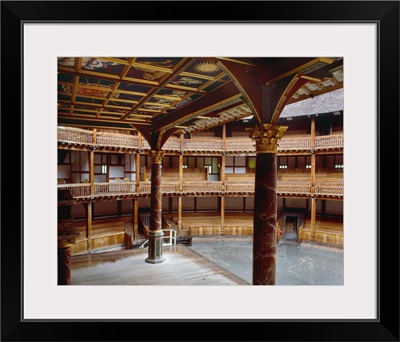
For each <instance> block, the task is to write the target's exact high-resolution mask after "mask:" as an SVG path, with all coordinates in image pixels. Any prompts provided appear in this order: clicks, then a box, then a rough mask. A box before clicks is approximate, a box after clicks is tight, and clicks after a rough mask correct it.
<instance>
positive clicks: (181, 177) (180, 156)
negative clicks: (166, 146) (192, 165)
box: [179, 154, 183, 191]
mask: <svg viewBox="0 0 400 342" xmlns="http://www.w3.org/2000/svg"><path fill="white" fill-rule="evenodd" d="M182 184H183V155H182V154H180V155H179V191H182V190H183V187H182Z"/></svg>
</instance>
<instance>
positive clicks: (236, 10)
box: [1, 1, 400, 341]
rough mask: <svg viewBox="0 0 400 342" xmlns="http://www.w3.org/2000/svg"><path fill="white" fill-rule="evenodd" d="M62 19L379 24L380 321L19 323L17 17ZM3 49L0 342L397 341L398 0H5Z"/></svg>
mask: <svg viewBox="0 0 400 342" xmlns="http://www.w3.org/2000/svg"><path fill="white" fill-rule="evenodd" d="M71 3H72V4H73V5H71ZM111 7H112V8H113V10H110V8H111ZM155 8H156V9H157V10H155ZM182 18H183V19H182ZM221 18H223V19H221ZM62 21H74V22H109V21H119V22H125V21H126V22H131V21H141V22H220V23H228V22H235V23H240V22H269V21H280V22H285V21H289V22H303V21H304V22H343V23H363V22H376V23H378V25H379V37H378V41H379V46H378V108H377V110H378V120H377V122H378V126H377V136H378V150H377V151H378V165H377V171H378V172H377V174H378V179H377V186H378V191H377V194H378V198H377V206H378V208H377V211H378V222H377V236H378V241H377V243H378V260H377V262H378V263H377V264H378V270H379V272H378V284H377V285H378V286H377V289H378V299H379V300H378V303H377V304H378V305H377V309H378V319H376V320H362V319H349V320H344V319H343V320H333V321H328V320H323V319H313V320H311V319H310V320H237V319H234V320H229V319H226V320H224V319H218V320H213V319H209V320H192V319H188V320H184V319H183V320H144V321H124V320H87V319H85V320H79V319H76V320H69V321H61V320H52V319H49V320H44V319H40V320H35V321H25V320H24V319H23V315H22V314H23V307H22V300H23V287H22V277H23V274H22V269H23V255H22V224H23V215H24V211H23V210H24V205H25V206H26V205H29V203H28V204H26V203H25V204H24V203H23V188H24V182H23V160H22V156H23V144H24V141H23V132H24V126H23V114H22V112H23V102H22V94H21V93H22V76H23V75H22V73H23V69H22V66H21V60H22V58H21V53H22V43H23V36H22V24H23V23H26V22H62ZM1 47H2V50H1V51H2V52H1V81H2V82H1V85H2V87H1V95H2V96H1V127H2V133H3V134H2V137H1V142H2V150H1V152H2V158H1V160H2V164H3V165H2V168H1V173H2V185H3V186H2V195H1V198H2V203H1V212H2V215H1V225H2V227H1V340H2V341H78V340H79V341H89V340H90V341H92V340H93V341H125V340H141V341H200V340H203V341H212V340H223V341H271V340H274V341H399V335H400V334H399V223H398V209H399V206H398V192H399V186H398V185H399V184H398V178H399V169H398V156H399V151H398V147H399V2H398V1H232V2H228V1H226V2H224V1H221V2H218V1H213V2H211V1H210V2H208V1H176V2H171V1H168V2H167V1H160V2H153V1H99V2H93V1H79V2H70V1H2V2H1ZM366 74H368V71H367V70H366ZM366 76H367V75H366ZM360 129H362V124H361V123H360ZM6 132H7V133H6ZM366 138H367V137H366ZM10 139H11V143H10ZM18 143H20V146H18ZM384 152H385V153H384ZM18 154H19V158H17V155H18ZM17 170H18V171H20V174H21V177H20V178H19V182H18V181H17V179H18V176H17V174H18V171H17ZM38 200H40V194H38ZM16 209H17V211H18V213H16ZM360 238H362V237H360ZM37 267H38V268H40V265H37ZM43 300H45V298H44V299H43ZM232 300H234V298H233V299H232ZM185 305H190V302H188V303H187V304H185ZM144 323H147V324H144ZM160 323H162V326H161V327H160ZM182 323H190V325H189V327H188V326H187V325H186V326H182V325H181V324H182ZM198 323H202V325H201V326H200V325H199V324H198ZM239 323H240V324H239ZM204 324H206V325H207V328H205V327H204Z"/></svg>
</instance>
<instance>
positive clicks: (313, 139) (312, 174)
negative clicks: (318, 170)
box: [310, 116, 315, 194]
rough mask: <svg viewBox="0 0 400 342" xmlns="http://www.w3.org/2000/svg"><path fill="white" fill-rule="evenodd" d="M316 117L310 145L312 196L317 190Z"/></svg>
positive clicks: (312, 119)
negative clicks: (315, 189)
mask: <svg viewBox="0 0 400 342" xmlns="http://www.w3.org/2000/svg"><path fill="white" fill-rule="evenodd" d="M314 147H315V117H314V116H313V117H311V143H310V153H311V194H313V193H314V188H315V150H314Z"/></svg>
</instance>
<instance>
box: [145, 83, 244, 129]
mask: <svg viewBox="0 0 400 342" xmlns="http://www.w3.org/2000/svg"><path fill="white" fill-rule="evenodd" d="M235 97H236V98H239V97H241V94H240V92H239V90H238V89H237V88H236V86H235V85H234V84H233V83H232V82H229V83H227V84H225V85H223V86H222V87H220V88H218V89H217V90H215V91H213V92H212V93H211V94H208V95H206V96H203V97H202V98H200V99H198V100H196V101H193V102H192V103H190V104H188V105H187V106H185V107H183V108H181V109H179V110H177V111H175V112H174V113H171V114H167V115H166V116H164V117H162V118H160V119H158V120H157V121H155V122H154V126H153V129H154V131H156V132H157V131H163V130H164V131H165V130H168V129H170V128H172V127H174V126H177V125H181V124H183V123H184V122H186V121H188V120H190V119H193V118H195V117H196V116H198V115H201V113H203V114H204V110H205V109H209V110H210V111H212V110H213V107H216V106H218V105H221V104H223V103H224V102H228V101H230V100H232V99H234V98H235Z"/></svg>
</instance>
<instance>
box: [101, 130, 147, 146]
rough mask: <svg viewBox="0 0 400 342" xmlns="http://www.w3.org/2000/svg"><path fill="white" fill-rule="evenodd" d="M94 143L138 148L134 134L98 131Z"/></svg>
mask: <svg viewBox="0 0 400 342" xmlns="http://www.w3.org/2000/svg"><path fill="white" fill-rule="evenodd" d="M96 144H97V145H99V146H110V147H125V148H138V147H140V146H138V137H137V136H136V135H128V134H116V133H106V132H98V133H97V134H96Z"/></svg>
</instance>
